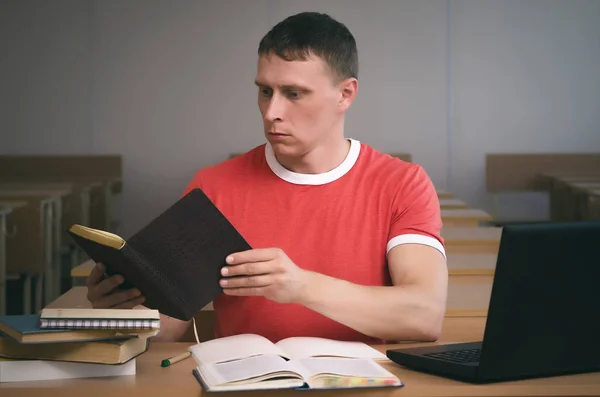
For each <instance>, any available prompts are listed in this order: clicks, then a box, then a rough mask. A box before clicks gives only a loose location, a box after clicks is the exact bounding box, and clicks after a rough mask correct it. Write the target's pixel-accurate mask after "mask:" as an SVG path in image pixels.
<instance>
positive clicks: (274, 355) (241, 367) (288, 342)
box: [189, 334, 403, 391]
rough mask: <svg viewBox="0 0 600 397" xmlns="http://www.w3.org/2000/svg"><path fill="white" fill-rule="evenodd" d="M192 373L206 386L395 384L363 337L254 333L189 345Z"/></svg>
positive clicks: (378, 354)
mask: <svg viewBox="0 0 600 397" xmlns="http://www.w3.org/2000/svg"><path fill="white" fill-rule="evenodd" d="M189 351H190V352H191V355H192V357H193V359H194V360H195V361H196V364H197V365H196V368H195V369H194V370H193V375H194V376H195V377H196V379H197V380H198V382H199V383H200V384H201V385H202V387H203V388H204V389H205V390H206V391H233V390H266V389H347V388H371V387H400V386H403V383H402V382H401V381H400V379H398V377H397V376H395V375H394V374H392V373H391V372H389V371H388V370H386V369H385V368H384V367H383V366H382V365H381V363H380V361H381V362H386V361H387V362H389V360H388V359H387V357H386V356H385V354H383V353H381V352H380V351H378V350H376V349H374V348H372V347H371V346H369V345H367V344H365V343H362V342H351V341H337V340H332V339H326V338H316V337H292V338H287V339H283V340H281V341H279V342H277V343H272V342H271V341H269V340H268V339H266V338H264V337H262V336H259V335H254V334H241V335H235V336H229V337H223V338H218V339H213V340H210V341H207V342H203V343H200V344H196V345H193V346H190V347H189Z"/></svg>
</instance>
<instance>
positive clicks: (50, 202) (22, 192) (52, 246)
mask: <svg viewBox="0 0 600 397" xmlns="http://www.w3.org/2000/svg"><path fill="white" fill-rule="evenodd" d="M71 193H72V190H71V189H70V188H69V187H68V186H60V187H54V188H46V189H37V188H30V187H27V188H22V187H19V188H13V187H10V186H7V187H5V186H2V185H0V197H1V198H3V199H12V200H27V201H29V200H32V199H33V200H39V205H40V213H41V219H42V231H41V233H40V235H41V236H42V241H43V242H42V244H43V256H44V264H45V266H44V270H43V272H42V273H41V274H38V275H37V279H36V282H37V284H36V298H37V299H36V306H35V310H36V311H37V310H39V309H41V307H42V305H43V304H44V302H49V301H50V300H52V299H54V298H55V297H56V296H58V294H59V292H60V263H61V261H60V252H61V246H62V232H61V222H62V214H63V208H64V200H65V199H66V197H68V196H69V195H70V194H71ZM42 282H44V286H43V287H42ZM42 291H43V293H44V297H42Z"/></svg>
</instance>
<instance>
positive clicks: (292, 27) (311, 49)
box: [258, 12, 358, 79]
mask: <svg viewBox="0 0 600 397" xmlns="http://www.w3.org/2000/svg"><path fill="white" fill-rule="evenodd" d="M270 53H274V54H276V55H277V56H279V57H280V58H282V59H285V60H287V61H294V60H306V59H307V58H308V57H309V56H310V54H314V55H317V56H319V57H320V58H322V59H323V60H324V61H325V62H326V63H327V64H328V65H329V67H330V68H331V69H332V71H333V72H334V73H335V74H336V75H337V77H339V78H341V79H345V78H349V77H354V78H358V51H357V49H356V41H355V40H354V36H352V33H350V30H348V28H347V27H346V25H344V24H343V23H341V22H338V21H336V20H335V19H333V18H332V17H330V16H329V15H327V14H321V13H317V12H302V13H299V14H296V15H292V16H290V17H287V18H286V19H284V20H283V21H281V22H279V23H278V24H277V25H275V26H274V27H273V28H272V29H271V30H270V31H269V32H268V33H267V34H266V35H265V36H264V37H263V38H262V40H261V41H260V44H259V46H258V55H259V56H261V55H268V54H270Z"/></svg>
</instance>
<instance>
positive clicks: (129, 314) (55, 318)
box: [40, 308, 160, 330]
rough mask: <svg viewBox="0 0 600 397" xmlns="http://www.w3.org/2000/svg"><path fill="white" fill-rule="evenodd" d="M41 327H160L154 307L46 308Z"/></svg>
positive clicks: (122, 328) (148, 328)
mask: <svg viewBox="0 0 600 397" xmlns="http://www.w3.org/2000/svg"><path fill="white" fill-rule="evenodd" d="M40 328H43V329H46V328H53V329H58V328H68V329H121V330H152V329H159V328H160V313H159V312H158V310H154V309H89V308H64V309H52V308H44V309H42V312H41V313H40Z"/></svg>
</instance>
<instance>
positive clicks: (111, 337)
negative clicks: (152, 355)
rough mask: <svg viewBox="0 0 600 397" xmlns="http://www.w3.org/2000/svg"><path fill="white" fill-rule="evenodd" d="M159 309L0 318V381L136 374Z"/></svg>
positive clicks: (54, 311) (50, 312) (67, 311)
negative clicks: (138, 358) (137, 361)
mask: <svg viewBox="0 0 600 397" xmlns="http://www.w3.org/2000/svg"><path fill="white" fill-rule="evenodd" d="M159 330H160V318H159V313H158V311H157V310H137V309H131V310H124V309H89V308H84V309H79V308H77V309H50V308H47V309H43V310H42V312H41V313H40V314H30V315H5V316H0V382H16V381H30V380H49V379H66V378H87V377H103V376H121V375H134V374H135V372H136V365H135V364H136V357H138V356H139V355H141V354H142V353H144V352H146V351H147V349H148V345H149V341H150V340H149V338H150V337H152V336H154V335H157V334H158V332H159Z"/></svg>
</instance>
